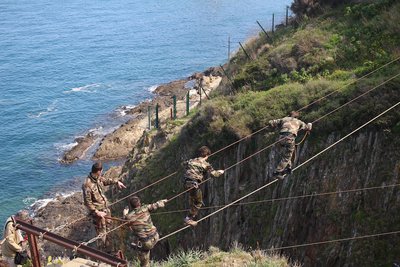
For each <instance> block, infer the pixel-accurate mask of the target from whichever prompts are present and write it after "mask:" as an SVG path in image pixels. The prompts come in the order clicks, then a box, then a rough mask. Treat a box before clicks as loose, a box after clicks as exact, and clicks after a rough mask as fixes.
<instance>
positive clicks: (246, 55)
mask: <svg viewBox="0 0 400 267" xmlns="http://www.w3.org/2000/svg"><path fill="white" fill-rule="evenodd" d="M239 45H240V47H241V48H242V49H243V52H244V53H245V55H246V56H247V58H248V59H249V60H251V59H252V58H251V57H250V56H249V54H247V52H246V50H245V49H244V47H243V45H242V44H241V43H240V42H239Z"/></svg>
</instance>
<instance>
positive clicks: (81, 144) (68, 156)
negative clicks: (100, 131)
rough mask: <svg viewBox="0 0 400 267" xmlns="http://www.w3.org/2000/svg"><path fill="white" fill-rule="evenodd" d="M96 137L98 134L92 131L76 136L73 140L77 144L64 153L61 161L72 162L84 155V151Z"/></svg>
mask: <svg viewBox="0 0 400 267" xmlns="http://www.w3.org/2000/svg"><path fill="white" fill-rule="evenodd" d="M97 138H98V136H97V135H95V134H94V133H92V132H90V133H88V134H87V135H85V136H84V137H78V138H76V139H75V142H77V143H78V144H77V145H76V146H74V147H73V148H72V149H71V150H69V151H67V152H65V153H64V155H63V157H62V159H61V162H62V163H72V162H74V161H76V160H78V159H81V158H82V157H83V156H84V155H85V153H86V151H87V150H88V149H89V148H90V147H91V146H92V145H93V144H94V142H95V140H96V139H97Z"/></svg>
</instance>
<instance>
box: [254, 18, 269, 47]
mask: <svg viewBox="0 0 400 267" xmlns="http://www.w3.org/2000/svg"><path fill="white" fill-rule="evenodd" d="M256 22H257V24H258V26H260V28H261V30H262V31H263V32H264V33H265V35H266V36H267V38H268V39H269V40H270V41H271V42H272V38H271V37H270V36H269V35H268V33H267V31H266V30H265V29H264V28H263V26H261V24H260V22H258V20H256Z"/></svg>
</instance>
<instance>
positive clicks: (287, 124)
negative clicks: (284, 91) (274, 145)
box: [269, 111, 312, 179]
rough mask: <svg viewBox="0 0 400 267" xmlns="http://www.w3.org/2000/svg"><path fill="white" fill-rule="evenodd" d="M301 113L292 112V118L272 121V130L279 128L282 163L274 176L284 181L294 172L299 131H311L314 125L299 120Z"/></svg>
mask: <svg viewBox="0 0 400 267" xmlns="http://www.w3.org/2000/svg"><path fill="white" fill-rule="evenodd" d="M299 115H300V114H299V112H297V111H292V112H290V116H288V117H284V118H282V119H277V120H270V121H269V125H270V126H271V127H272V128H277V127H279V129H280V131H279V139H278V140H279V143H278V144H279V146H280V149H279V153H280V156H281V158H280V162H279V164H278V166H277V167H276V169H275V171H274V173H273V176H275V177H277V178H279V179H283V178H284V176H285V175H287V174H290V173H291V172H292V156H293V153H294V150H295V149H296V144H295V141H296V136H297V133H298V131H299V130H305V131H311V129H312V124H311V123H307V124H306V123H304V122H302V121H301V120H299V119H297V118H298V117H299Z"/></svg>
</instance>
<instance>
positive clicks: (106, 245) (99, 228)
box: [92, 209, 112, 252]
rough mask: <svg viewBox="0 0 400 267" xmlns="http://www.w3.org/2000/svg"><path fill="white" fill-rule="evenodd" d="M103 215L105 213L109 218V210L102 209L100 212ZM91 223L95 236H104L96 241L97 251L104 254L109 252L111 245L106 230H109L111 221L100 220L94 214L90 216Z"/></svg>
mask: <svg viewBox="0 0 400 267" xmlns="http://www.w3.org/2000/svg"><path fill="white" fill-rule="evenodd" d="M101 211H103V212H105V213H107V216H111V211H110V210H109V209H103V210H101ZM92 221H93V224H94V227H95V229H96V234H97V236H98V235H104V236H103V237H102V238H100V239H98V240H97V243H96V244H97V249H99V250H101V251H104V252H111V244H110V242H109V240H108V238H107V235H106V234H105V233H107V231H108V230H110V229H111V226H112V225H111V223H112V222H111V220H107V219H105V218H101V217H99V216H97V215H95V214H93V215H92Z"/></svg>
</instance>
